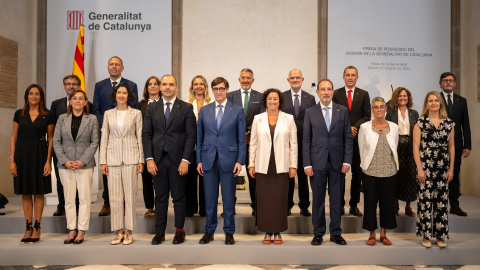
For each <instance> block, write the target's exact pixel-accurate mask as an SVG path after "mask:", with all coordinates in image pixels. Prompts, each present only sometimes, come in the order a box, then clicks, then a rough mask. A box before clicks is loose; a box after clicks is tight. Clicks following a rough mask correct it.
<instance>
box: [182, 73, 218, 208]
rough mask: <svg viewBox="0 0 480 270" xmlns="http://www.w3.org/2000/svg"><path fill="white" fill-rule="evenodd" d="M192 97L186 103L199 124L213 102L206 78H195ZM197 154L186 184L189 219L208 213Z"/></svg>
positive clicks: (191, 164) (191, 91) (191, 90)
mask: <svg viewBox="0 0 480 270" xmlns="http://www.w3.org/2000/svg"><path fill="white" fill-rule="evenodd" d="M189 93H190V95H189V96H188V100H186V102H188V103H190V104H192V105H193V113H195V118H196V119H197V122H198V114H199V113H200V109H201V108H202V107H203V106H205V105H207V104H209V103H210V102H212V99H211V98H210V95H209V94H208V83H207V80H206V79H205V77H203V76H202V75H197V76H195V77H193V79H192V82H191V84H190V89H189ZM195 158H196V152H195V151H194V152H193V162H192V163H190V166H189V168H188V173H187V181H186V182H185V197H186V200H187V202H186V205H187V211H186V215H185V216H187V217H191V216H193V214H196V213H199V214H200V216H201V217H205V216H206V215H207V212H206V210H205V189H204V187H203V176H201V175H199V174H198V172H197V163H196V161H195ZM197 179H198V199H197Z"/></svg>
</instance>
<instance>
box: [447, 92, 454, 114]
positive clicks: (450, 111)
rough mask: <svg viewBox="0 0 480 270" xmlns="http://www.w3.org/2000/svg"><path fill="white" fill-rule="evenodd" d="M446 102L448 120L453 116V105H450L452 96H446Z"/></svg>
mask: <svg viewBox="0 0 480 270" xmlns="http://www.w3.org/2000/svg"><path fill="white" fill-rule="evenodd" d="M447 97H448V100H447V107H448V116H449V118H452V117H453V116H452V115H453V103H452V95H450V94H448V95H447Z"/></svg>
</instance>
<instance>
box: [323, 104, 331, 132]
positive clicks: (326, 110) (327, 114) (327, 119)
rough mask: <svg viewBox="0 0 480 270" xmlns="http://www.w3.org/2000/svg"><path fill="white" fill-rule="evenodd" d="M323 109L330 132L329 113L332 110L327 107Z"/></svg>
mask: <svg viewBox="0 0 480 270" xmlns="http://www.w3.org/2000/svg"><path fill="white" fill-rule="evenodd" d="M323 109H324V110H325V124H326V125H327V130H328V131H330V113H329V112H328V110H329V109H330V108H329V107H325V108H323Z"/></svg>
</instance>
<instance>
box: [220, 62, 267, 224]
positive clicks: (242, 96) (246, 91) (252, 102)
mask: <svg viewBox="0 0 480 270" xmlns="http://www.w3.org/2000/svg"><path fill="white" fill-rule="evenodd" d="M254 80H255V79H254V78H253V71H252V70H251V69H249V68H244V69H242V70H241V71H240V77H239V78H238V81H239V82H240V87H241V88H240V89H238V90H236V91H232V92H230V93H228V94H227V99H228V101H230V102H232V103H233V104H236V105H238V106H240V107H242V108H243V112H244V114H245V124H246V138H247V139H246V142H247V144H246V150H245V152H246V155H247V156H246V158H245V160H248V147H249V146H250V131H251V129H252V123H253V118H254V117H255V115H257V114H259V113H262V112H264V111H265V109H263V108H262V106H260V96H261V94H260V92H258V91H255V90H253V89H252V84H253V81H254ZM247 176H248V188H249V190H250V200H251V202H252V203H251V204H250V207H252V215H253V216H254V215H255V206H256V205H255V183H256V182H255V178H252V177H251V176H250V175H249V174H248V173H247Z"/></svg>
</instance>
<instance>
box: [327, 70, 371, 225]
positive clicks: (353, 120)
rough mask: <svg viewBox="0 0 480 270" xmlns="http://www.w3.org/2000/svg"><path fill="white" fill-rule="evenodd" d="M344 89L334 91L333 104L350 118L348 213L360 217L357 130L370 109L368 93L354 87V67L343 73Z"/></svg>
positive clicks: (356, 76) (343, 210) (367, 117)
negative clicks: (344, 108)
mask: <svg viewBox="0 0 480 270" xmlns="http://www.w3.org/2000/svg"><path fill="white" fill-rule="evenodd" d="M343 80H344V81H345V87H342V88H339V89H337V90H335V93H334V94H333V102H334V103H337V104H340V105H342V106H345V107H347V109H348V114H349V116H350V124H351V129H352V135H353V159H352V180H351V186H350V202H349V204H350V211H349V213H350V214H352V215H354V216H357V217H361V216H363V214H362V212H360V210H359V209H358V207H357V204H358V203H359V202H360V187H361V186H362V179H361V174H362V171H361V169H360V152H359V149H358V136H357V135H358V129H359V128H360V125H361V124H363V123H365V122H367V121H370V118H371V116H372V112H371V107H370V96H369V95H368V92H367V91H365V90H362V89H360V88H358V87H356V86H355V85H356V83H357V80H358V70H357V68H356V67H354V66H348V67H346V68H345V70H344V71H343ZM342 182H343V188H342V198H343V199H342V201H343V202H342V209H341V213H342V215H343V214H344V213H345V208H344V206H345V199H344V197H345V174H344V173H342Z"/></svg>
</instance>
